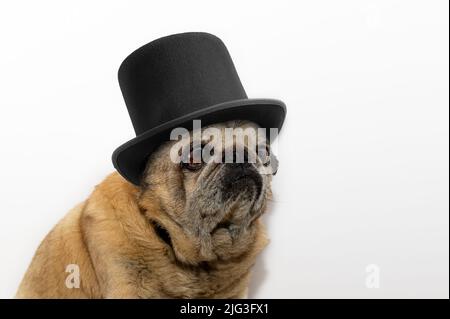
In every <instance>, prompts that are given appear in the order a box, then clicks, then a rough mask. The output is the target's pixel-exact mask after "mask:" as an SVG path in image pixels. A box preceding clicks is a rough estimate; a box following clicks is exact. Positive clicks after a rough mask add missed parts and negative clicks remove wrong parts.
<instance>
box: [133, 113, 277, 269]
mask: <svg viewBox="0 0 450 319" xmlns="http://www.w3.org/2000/svg"><path fill="white" fill-rule="evenodd" d="M237 127H239V128H241V129H242V130H243V132H244V135H245V136H244V138H239V137H238V138H226V137H227V135H226V134H227V133H226V128H237ZM257 128H258V126H257V125H256V124H254V123H252V122H248V121H231V122H225V123H220V124H216V125H212V126H210V127H207V128H204V129H203V132H204V133H207V132H210V131H211V129H214V130H215V133H219V132H220V134H219V135H209V136H208V134H206V135H205V134H203V136H202V137H201V142H200V141H198V140H197V142H195V138H196V136H198V135H195V134H194V133H193V132H189V133H188V134H187V135H188V136H186V137H189V138H187V139H183V140H181V141H169V142H166V143H165V144H163V145H161V146H160V147H159V148H158V149H157V150H156V151H155V152H154V153H153V154H152V156H151V157H150V159H149V161H148V164H147V169H146V171H145V174H144V177H143V183H142V186H141V193H140V196H139V203H140V206H141V208H142V211H143V213H144V214H145V216H146V218H147V219H148V220H149V221H150V222H151V223H152V225H153V227H154V228H155V234H157V235H158V237H159V238H158V240H160V241H161V244H163V245H165V246H166V248H170V250H171V251H173V253H174V257H175V258H177V259H178V260H180V261H183V262H186V263H190V264H198V263H200V262H203V261H214V260H216V259H221V260H223V259H229V258H234V257H237V256H239V255H242V254H244V253H245V252H246V251H247V250H248V249H249V248H250V247H251V245H252V242H253V241H254V239H255V236H256V235H257V234H256V232H257V227H256V226H255V224H257V219H258V217H259V216H261V214H262V213H263V212H264V210H265V208H266V203H267V200H268V199H269V198H270V196H271V189H270V183H271V179H272V175H273V173H274V171H276V163H275V162H276V159H275V158H274V156H273V155H272V154H270V149H269V146H268V143H267V142H266V139H265V136H263V138H262V135H258V134H257ZM205 130H206V131H205ZM252 132H253V133H254V134H251V133H252ZM228 136H229V135H228ZM193 140H194V142H193ZM255 146H256V147H255ZM261 148H263V149H264V151H263V152H258V151H259V150H261ZM174 154H177V155H178V159H179V160H174ZM206 154H207V155H206ZM261 154H262V155H261ZM201 155H203V156H201ZM199 159H200V160H199Z"/></svg>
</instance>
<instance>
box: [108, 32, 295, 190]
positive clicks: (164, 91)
mask: <svg viewBox="0 0 450 319" xmlns="http://www.w3.org/2000/svg"><path fill="white" fill-rule="evenodd" d="M119 84H120V88H121V90H122V94H123V97H124V99H125V103H126V105H127V108H128V113H129V115H130V118H131V121H132V122H133V127H134V130H135V133H136V137H135V138H134V139H132V140H130V141H128V142H127V143H125V144H123V145H121V146H120V147H118V148H117V149H116V150H115V151H114V153H113V156H112V160H113V164H114V167H115V168H116V169H117V170H118V172H119V173H120V174H121V175H122V176H123V177H124V178H125V179H127V180H128V181H130V182H131V183H133V184H136V185H139V183H140V178H141V175H142V172H143V170H144V169H145V164H146V160H147V159H148V157H149V156H150V154H151V153H152V152H153V151H154V150H155V148H156V147H157V146H158V145H160V144H161V142H163V141H166V140H168V139H169V137H170V131H171V130H172V129H173V128H175V127H185V128H187V129H189V130H191V129H192V121H193V120H195V119H200V120H201V121H202V125H208V124H214V123H219V122H224V121H227V120H234V119H241V120H251V121H253V122H256V123H257V124H259V125H260V126H261V127H265V128H278V129H281V126H282V125H283V121H284V118H285V115H286V107H285V105H284V103H283V102H281V101H278V100H273V99H249V98H247V95H246V93H245V91H244V88H243V87H242V84H241V82H240V80H239V76H238V74H237V72H236V69H235V68H234V65H233V61H232V60H231V57H230V55H229V53H228V50H227V48H226V47H225V45H224V44H223V42H222V41H221V40H220V39H219V38H217V37H215V36H213V35H211V34H208V33H196V32H192V33H181V34H175V35H171V36H167V37H163V38H160V39H157V40H155V41H153V42H150V43H148V44H146V45H144V46H142V47H141V48H139V49H137V50H136V51H134V52H133V53H131V54H130V55H129V56H128V57H127V58H126V59H125V60H124V61H123V62H122V64H121V66H120V68H119Z"/></svg>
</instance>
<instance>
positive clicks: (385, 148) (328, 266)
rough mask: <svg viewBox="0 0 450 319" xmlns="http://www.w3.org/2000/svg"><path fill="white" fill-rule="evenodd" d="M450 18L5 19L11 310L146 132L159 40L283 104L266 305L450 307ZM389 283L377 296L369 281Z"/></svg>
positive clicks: (1, 223) (75, 6)
mask: <svg viewBox="0 0 450 319" xmlns="http://www.w3.org/2000/svg"><path fill="white" fill-rule="evenodd" d="M448 9H449V8H448V1H446V0H440V1H439V0H433V1H360V0H357V1H291V2H289V1H279V0H277V1H270V2H266V1H261V0H258V1H222V2H219V1H215V2H213V1H164V2H163V1H153V2H151V1H122V2H116V1H80V0H78V1H73V2H68V1H64V2H63V1H51V2H50V1H2V3H1V4H0V88H1V89H0V142H1V148H0V163H1V166H0V211H1V219H0V256H1V263H0V297H4V298H9V297H12V296H13V295H14V293H15V291H16V288H17V286H18V284H19V282H20V280H21V277H22V275H23V273H24V272H25V270H26V268H27V266H28V263H29V261H30V259H31V257H32V255H33V253H34V251H35V249H36V247H37V246H38V244H39V242H40V240H42V238H43V237H44V236H45V234H46V233H47V232H48V231H49V230H50V229H51V228H52V227H53V225H54V224H55V223H56V222H57V221H58V220H59V219H60V218H61V217H63V216H64V214H65V213H66V212H67V211H68V210H69V209H70V208H71V207H73V206H74V205H75V204H77V203H78V202H80V201H82V200H83V199H85V198H86V197H87V196H88V195H89V193H90V192H91V191H92V188H93V186H94V185H96V184H97V183H99V182H100V181H101V180H102V179H103V177H104V176H106V175H107V174H108V173H109V172H111V171H113V166H112V164H111V160H110V157H111V153H112V151H113V150H114V149H115V148H116V147H117V146H119V145H120V144H122V143H123V142H125V141H127V140H128V139H130V138H132V137H133V136H134V135H133V130H132V126H131V122H130V120H129V117H128V114H127V111H126V107H125V104H124V102H123V98H122V96H121V93H120V89H119V85H118V83H117V69H118V67H119V64H120V63H121V61H122V59H123V58H125V57H126V56H127V55H128V54H129V53H130V52H132V51H133V50H134V49H136V48H138V47H139V46H141V45H143V44H145V43H147V42H149V41H151V40H153V39H156V38H158V37H160V36H164V35H168V34H172V33H178V32H185V31H207V32H211V33H213V34H216V35H217V36H219V37H220V38H222V40H223V41H224V42H225V43H226V45H227V46H228V49H229V51H230V53H231V55H232V57H233V59H234V62H235V65H236V68H237V70H238V72H239V74H240V77H241V80H242V82H243V84H244V86H245V88H246V90H247V94H248V95H249V96H250V97H269V98H279V99H282V100H283V101H285V102H286V104H287V107H288V116H287V120H286V123H285V127H284V129H283V131H282V135H281V137H280V143H279V144H280V145H279V157H280V161H281V166H280V170H279V174H278V175H277V176H276V178H275V182H274V185H273V187H274V192H275V196H276V199H275V202H274V203H273V205H272V206H273V207H272V211H271V212H270V214H269V215H267V216H266V222H267V224H268V230H269V234H270V237H271V240H272V241H271V244H270V246H269V247H268V248H267V250H266V251H265V253H264V254H263V255H262V256H261V258H260V259H259V260H258V264H257V266H256V267H255V275H254V280H253V282H252V286H251V290H250V296H251V297H275V298H281V297H287V298H314V297H324V298H329V297H339V298H347V297H358V298H372V297H374V298H379V297H386V298H391V297H393V298H399V297H406V298H410V297H427V298H428V297H446V298H448V296H449V247H448V246H449V215H448V208H449V207H448V206H449V197H448V191H449V189H448V186H449V184H448V182H449V180H448V176H449V175H448V174H449V170H448V169H449V157H448V155H449V148H448V133H449V123H448V115H449V114H448V113H449V91H448V85H449V73H448V72H449V64H448V57H449V42H448V36H449V34H448V30H449V16H448ZM369 264H376V265H377V266H378V267H379V269H380V287H379V288H378V289H368V288H367V287H366V284H365V280H366V276H367V273H366V266H367V265H369Z"/></svg>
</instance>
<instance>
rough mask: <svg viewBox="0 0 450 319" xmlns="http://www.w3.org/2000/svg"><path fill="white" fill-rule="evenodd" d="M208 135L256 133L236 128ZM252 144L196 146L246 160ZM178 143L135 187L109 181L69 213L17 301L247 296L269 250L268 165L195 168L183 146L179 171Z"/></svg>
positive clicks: (156, 158) (116, 178) (163, 150)
mask: <svg viewBox="0 0 450 319" xmlns="http://www.w3.org/2000/svg"><path fill="white" fill-rule="evenodd" d="M210 127H214V128H216V129H218V130H219V131H221V132H223V131H224V130H225V128H229V127H233V128H236V127H238V128H243V129H248V128H250V129H253V130H256V129H257V128H258V126H257V125H256V124H255V123H252V122H248V121H239V120H236V121H229V122H225V123H220V124H216V125H212V126H210ZM204 129H206V128H204ZM189 134H190V136H192V134H193V132H189ZM253 138H254V137H246V139H245V141H244V142H242V141H238V140H237V139H233V140H232V142H231V143H230V142H228V143H226V142H224V141H223V140H222V141H212V140H211V139H209V140H202V143H205V142H209V144H212V145H214V144H215V146H216V149H217V148H219V149H220V150H223V151H225V150H227V149H228V150H229V149H230V148H231V149H238V148H239V147H241V148H242V149H245V152H246V155H245V156H248V157H250V156H251V155H256V154H255V151H254V150H252V149H250V148H248V147H247V146H248V145H247V143H248V140H249V139H253ZM219 142H220V143H219ZM253 142H255V141H253ZM262 142H263V145H262V146H261V141H258V142H257V143H258V146H260V147H267V148H269V145H268V143H266V141H262ZM176 143H179V144H180V143H181V142H180V141H172V140H171V141H167V142H165V143H163V144H161V145H160V146H159V148H157V150H156V151H154V152H153V153H152V155H151V156H150V158H149V160H148V164H147V166H146V169H145V172H144V174H143V177H142V183H141V185H140V186H135V185H133V184H131V183H129V182H128V181H126V180H125V179H124V178H123V177H122V176H120V175H119V174H118V173H112V174H111V175H110V176H108V177H107V178H106V179H105V180H104V181H103V182H102V183H100V184H99V185H97V186H96V188H95V190H94V191H93V193H92V194H91V195H90V197H89V198H88V199H87V200H85V201H84V202H82V203H81V204H79V205H78V206H76V207H75V208H73V209H72V210H71V211H70V212H69V213H68V214H67V215H66V216H65V217H64V218H63V219H62V220H61V221H60V222H59V223H58V224H57V225H56V226H55V227H54V228H53V230H51V231H50V233H49V234H48V235H47V236H46V238H45V239H44V240H43V242H42V243H41V245H40V246H39V248H38V249H37V252H36V254H35V256H34V258H33V260H32V262H31V265H30V266H29V268H28V270H27V272H26V274H25V276H24V278H23V280H22V283H21V284H20V287H19V289H18V292H17V295H16V297H17V298H243V297H246V294H247V287H248V284H249V280H250V273H251V268H252V266H253V265H254V263H255V258H256V257H257V255H258V254H259V253H260V252H261V251H262V249H263V248H264V247H265V246H266V245H267V243H268V239H267V237H266V233H265V229H264V226H263V224H262V222H261V219H260V216H261V215H262V214H263V213H264V212H265V210H266V207H267V203H268V201H269V200H270V198H271V186H270V184H271V179H272V174H266V173H262V170H261V169H262V168H264V167H267V166H268V165H270V166H271V167H272V173H273V172H274V171H275V170H276V168H275V169H274V166H275V164H274V161H275V158H274V156H273V155H271V156H270V157H269V159H267V158H261V157H260V156H254V157H255V161H254V163H250V161H244V162H243V163H235V162H233V163H227V162H225V163H223V162H222V161H218V160H217V156H216V157H214V156H215V155H211V158H210V159H209V160H208V161H207V162H205V161H202V162H200V163H194V162H193V161H192V160H191V157H190V156H191V155H192V154H193V153H194V152H195V151H196V150H195V149H193V146H192V143H191V144H187V145H181V147H184V149H186V148H187V149H188V150H189V156H188V157H187V158H184V159H183V160H181V161H180V162H179V163H176V162H174V161H173V160H171V155H170V154H171V152H172V149H173V148H174V146H175V144H176ZM181 144H182V143H181ZM242 144H245V145H242ZM202 145H203V144H202ZM201 147H203V146H201ZM216 149H214V153H215V152H216ZM268 150H269V149H268ZM269 152H270V150H269ZM172 153H173V152H172ZM220 156H223V155H220ZM268 161H269V162H270V163H269V164H268Z"/></svg>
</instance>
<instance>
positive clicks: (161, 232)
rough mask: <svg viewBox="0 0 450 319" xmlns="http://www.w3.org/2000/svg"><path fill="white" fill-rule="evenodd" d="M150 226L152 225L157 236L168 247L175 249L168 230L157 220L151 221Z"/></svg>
mask: <svg viewBox="0 0 450 319" xmlns="http://www.w3.org/2000/svg"><path fill="white" fill-rule="evenodd" d="M150 225H152V227H153V229H154V231H155V234H156V236H158V238H159V239H160V240H161V241H162V242H164V243H165V244H166V245H168V246H169V247H170V248H173V246H172V238H171V237H170V234H169V232H168V231H167V229H166V228H164V227H163V226H162V225H161V224H160V223H158V222H157V221H155V220H150Z"/></svg>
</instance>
